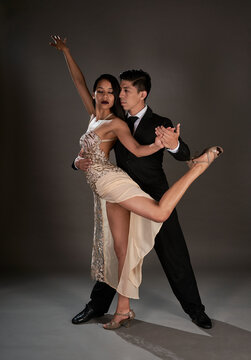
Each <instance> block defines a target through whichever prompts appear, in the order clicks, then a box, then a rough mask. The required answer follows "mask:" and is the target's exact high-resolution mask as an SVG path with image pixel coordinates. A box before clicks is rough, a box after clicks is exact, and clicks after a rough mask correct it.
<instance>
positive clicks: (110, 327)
mask: <svg viewBox="0 0 251 360" xmlns="http://www.w3.org/2000/svg"><path fill="white" fill-rule="evenodd" d="M114 315H119V316H127V318H126V319H123V320H121V321H119V322H116V321H114V320H112V321H110V322H109V323H107V324H105V325H104V326H103V328H104V329H106V330H115V329H118V328H120V326H125V327H127V328H128V327H129V326H130V325H131V321H132V320H133V319H134V318H135V313H134V311H133V310H130V311H129V312H128V313H126V314H121V313H115V314H114Z"/></svg>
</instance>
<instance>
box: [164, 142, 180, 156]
mask: <svg viewBox="0 0 251 360" xmlns="http://www.w3.org/2000/svg"><path fill="white" fill-rule="evenodd" d="M179 147H180V142H179V141H178V145H177V146H176V147H175V148H174V149H170V148H166V149H167V150H168V151H169V152H171V153H173V154H175V153H177V152H178V151H179Z"/></svg>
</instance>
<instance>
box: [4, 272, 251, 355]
mask: <svg viewBox="0 0 251 360" xmlns="http://www.w3.org/2000/svg"><path fill="white" fill-rule="evenodd" d="M197 280H198V284H199V289H200V293H201V297H202V300H203V303H204V304H205V305H206V312H207V314H208V315H209V316H210V317H211V318H212V319H213V328H212V329H211V330H207V331H204V330H202V329H200V328H198V327H197V326H196V325H194V324H193V323H192V322H191V321H190V319H189V318H188V316H187V315H186V314H185V313H184V312H183V311H182V309H181V307H180V306H179V304H178V302H177V300H176V298H175V297H174V296H173V294H172V292H171V290H170V287H169V284H168V282H167V280H166V279H165V277H164V276H163V275H162V274H154V275H152V274H150V272H149V273H144V281H143V284H142V286H141V289H140V295H141V299H140V300H138V301H136V300H135V301H133V302H132V308H133V309H134V311H135V312H136V320H135V321H134V322H133V323H132V326H131V327H130V328H129V329H127V328H123V327H121V328H120V329H118V330H116V331H106V330H104V329H103V328H102V325H101V323H102V322H105V321H107V319H109V314H108V315H106V316H104V317H102V318H99V319H95V320H92V321H91V322H89V323H86V324H82V325H72V323H71V318H72V317H73V316H74V315H75V314H76V313H78V312H79V311H80V310H82V308H83V307H84V306H85V303H86V302H87V301H88V299H89V294H90V290H91V288H92V286H93V283H92V281H91V280H90V277H89V274H83V275H79V274H78V275H60V276H59V275H51V276H49V275H46V276H45V275H44V276H25V277H24V276H20V277H18V278H17V277H8V278H4V279H2V280H1V290H0V323H1V330H0V358H1V360H45V359H46V360H96V359H104V360H106V359H109V360H115V359H116V360H117V359H119V360H155V359H171V360H249V359H250V354H251V308H250V307H251V289H250V280H251V276H250V273H249V274H248V273H245V272H243V273H239V274H236V273H235V274H233V273H231V272H229V273H228V272H225V273H222V272H217V273H215V274H212V273H200V274H199V276H198V275H197ZM114 310H115V301H114V303H113V304H112V307H111V309H110V312H109V313H110V314H112V313H113V311H114Z"/></svg>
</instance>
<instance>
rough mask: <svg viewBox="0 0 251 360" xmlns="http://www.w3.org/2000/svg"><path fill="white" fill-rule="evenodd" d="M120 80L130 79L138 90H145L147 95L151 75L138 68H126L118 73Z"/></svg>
mask: <svg viewBox="0 0 251 360" xmlns="http://www.w3.org/2000/svg"><path fill="white" fill-rule="evenodd" d="M119 78H120V80H128V81H131V82H132V84H133V86H135V87H136V88H137V89H138V92H139V91H146V92H147V96H148V94H149V93H150V90H151V77H150V75H149V74H148V73H147V72H145V71H143V70H141V69H139V70H126V71H124V72H122V73H121V74H120V75H119ZM147 96H146V98H147Z"/></svg>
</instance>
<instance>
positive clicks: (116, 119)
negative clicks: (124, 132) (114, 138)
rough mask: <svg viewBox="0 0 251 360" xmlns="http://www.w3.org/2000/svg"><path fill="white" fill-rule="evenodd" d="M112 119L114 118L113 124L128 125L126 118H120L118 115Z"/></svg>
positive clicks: (117, 125) (118, 125)
mask: <svg viewBox="0 0 251 360" xmlns="http://www.w3.org/2000/svg"><path fill="white" fill-rule="evenodd" d="M111 120H112V123H113V125H114V126H116V127H125V126H127V124H126V122H125V121H124V120H122V119H120V118H119V117H117V116H114V117H113V118H112V119H111Z"/></svg>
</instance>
